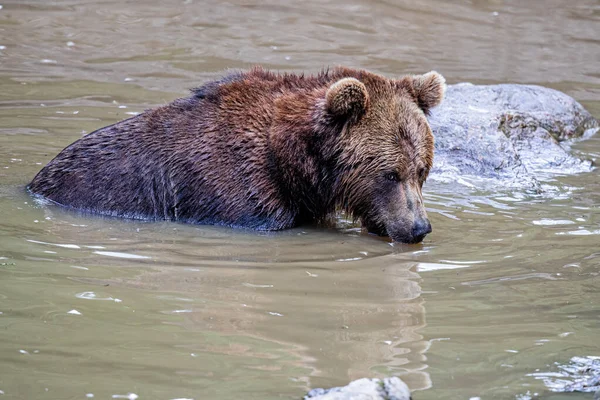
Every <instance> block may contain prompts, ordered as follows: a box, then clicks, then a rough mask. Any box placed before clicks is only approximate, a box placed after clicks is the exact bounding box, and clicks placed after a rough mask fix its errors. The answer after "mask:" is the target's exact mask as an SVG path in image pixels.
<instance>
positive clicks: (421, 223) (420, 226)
mask: <svg viewBox="0 0 600 400" xmlns="http://www.w3.org/2000/svg"><path fill="white" fill-rule="evenodd" d="M431 231H432V229H431V223H430V222H429V220H428V219H427V218H425V219H419V220H417V221H415V223H414V225H413V228H412V234H413V238H414V240H415V243H419V242H420V241H422V240H423V238H425V236H426V235H427V234H428V233H431Z"/></svg>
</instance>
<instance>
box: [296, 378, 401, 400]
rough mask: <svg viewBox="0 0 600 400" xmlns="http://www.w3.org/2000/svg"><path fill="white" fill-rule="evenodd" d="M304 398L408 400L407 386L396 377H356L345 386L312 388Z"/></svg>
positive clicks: (308, 399)
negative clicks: (356, 378)
mask: <svg viewBox="0 0 600 400" xmlns="http://www.w3.org/2000/svg"><path fill="white" fill-rule="evenodd" d="M304 399H305V400H410V391H409V389H408V386H406V384H405V383H404V382H403V381H402V380H401V379H400V378H397V377H391V378H385V379H377V378H375V379H368V378H363V379H358V380H356V381H352V382H350V383H349V384H348V385H346V386H342V387H335V388H332V389H313V390H311V391H310V392H308V394H307V395H306V396H305V397H304Z"/></svg>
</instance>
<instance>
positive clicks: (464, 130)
mask: <svg viewBox="0 0 600 400" xmlns="http://www.w3.org/2000/svg"><path fill="white" fill-rule="evenodd" d="M429 122H430V125H431V129H432V130H433V133H434V135H435V140H436V143H435V160H434V169H433V171H432V175H431V176H432V178H434V179H437V180H441V181H446V182H459V183H464V184H466V185H467V186H471V185H472V186H474V187H480V186H485V184H486V182H489V183H492V184H498V181H501V183H502V184H503V186H505V187H522V188H527V187H529V188H532V189H536V188H537V187H538V186H539V182H540V181H543V180H545V179H547V178H549V177H551V176H552V175H553V174H574V173H580V172H587V171H590V170H591V169H592V168H593V166H592V162H591V161H589V160H580V159H579V158H577V157H575V156H573V155H572V154H570V152H569V144H570V142H572V139H578V138H586V137H589V136H591V135H593V134H594V133H595V132H596V131H597V130H598V126H599V125H598V121H596V120H595V119H594V118H593V117H592V116H591V115H590V113H589V112H587V111H586V110H585V109H584V108H583V106H581V104H579V103H577V102H576V101H575V100H574V99H572V98H571V97H569V96H567V95H566V94H564V93H561V92H558V91H556V90H553V89H548V88H544V87H540V86H530V85H515V84H504V85H489V86H483V85H472V84H470V83H461V84H457V85H450V86H448V90H447V92H446V98H445V99H444V101H443V102H442V104H441V105H440V106H438V107H437V108H435V109H433V110H432V115H431V117H430V118H429Z"/></svg>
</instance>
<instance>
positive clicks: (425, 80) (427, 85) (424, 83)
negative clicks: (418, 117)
mask: <svg viewBox="0 0 600 400" xmlns="http://www.w3.org/2000/svg"><path fill="white" fill-rule="evenodd" d="M409 82H410V83H412V85H410V86H412V90H410V92H412V94H413V96H414V97H415V101H416V102H417V104H418V105H419V107H420V108H421V109H422V110H423V111H424V112H425V114H429V110H430V109H432V108H433V107H435V106H437V105H438V104H440V103H441V102H442V100H443V99H444V94H445V93H446V79H444V77H443V76H442V75H440V74H438V73H437V72H435V71H431V72H428V73H426V74H424V75H414V76H411V77H409Z"/></svg>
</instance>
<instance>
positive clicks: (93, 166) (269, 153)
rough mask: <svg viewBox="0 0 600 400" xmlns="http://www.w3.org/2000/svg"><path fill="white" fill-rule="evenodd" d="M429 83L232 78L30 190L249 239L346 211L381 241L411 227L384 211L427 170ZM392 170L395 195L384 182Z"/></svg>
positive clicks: (258, 73)
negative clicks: (397, 228) (392, 229)
mask: <svg viewBox="0 0 600 400" xmlns="http://www.w3.org/2000/svg"><path fill="white" fill-rule="evenodd" d="M431 74H433V75H430V74H426V75H422V76H407V77H404V78H401V79H399V80H392V79H388V78H385V77H382V76H379V75H376V74H372V73H369V72H366V71H363V70H355V69H349V68H336V69H333V70H331V71H327V72H323V73H320V74H318V75H315V76H304V75H294V74H285V75H280V74H275V73H272V72H269V71H265V70H263V69H261V68H255V69H252V70H250V71H248V72H243V73H234V74H231V75H229V76H227V77H225V78H223V79H221V80H219V81H215V82H210V83H207V84H205V85H203V86H202V87H200V88H198V89H195V90H194V91H193V94H192V96H190V97H188V98H183V99H178V100H175V101H174V102H172V103H170V104H168V105H165V106H162V107H159V108H156V109H154V110H150V111H146V112H144V113H142V114H140V115H138V116H136V117H133V118H130V119H127V120H124V121H121V122H118V123H116V124H114V125H111V126H107V127H104V128H101V129H99V130H97V131H95V132H92V133H90V134H88V135H87V136H85V137H83V138H81V139H79V140H78V141H76V142H74V143H73V144H71V145H70V146H68V147H67V148H65V149H64V150H63V151H62V152H61V153H60V154H59V155H58V156H57V157H56V158H54V159H53V160H52V161H51V162H50V163H49V164H48V165H47V166H46V167H44V168H43V169H42V170H41V171H40V172H39V173H38V175H37V176H36V177H35V179H34V180H33V181H32V182H31V184H30V185H29V189H30V191H31V192H32V193H34V194H38V195H41V196H44V197H46V198H48V199H50V200H52V201H54V202H56V203H58V204H61V205H63V206H67V207H71V208H75V209H79V210H83V211H89V212H94V213H100V214H104V215H111V216H118V217H126V218H141V219H154V220H174V221H175V220H176V221H183V222H190V223H199V224H220V225H228V226H236V227H249V228H253V229H259V230H279V229H285V228H290V227H293V226H297V225H299V224H302V223H304V222H308V221H319V220H323V219H324V218H326V217H327V216H328V215H330V214H331V213H332V212H334V211H335V210H336V209H337V208H343V209H346V210H347V211H348V212H349V213H351V214H352V215H354V216H355V217H356V218H357V219H360V220H362V221H363V223H365V225H367V226H368V227H369V228H370V229H371V230H373V231H376V232H377V233H380V234H385V233H386V229H388V228H387V227H388V226H392V225H394V223H396V222H394V221H392V222H390V221H391V219H394V218H396V219H397V221H400V222H398V224H400V225H401V224H410V223H412V222H411V221H412V220H414V218H415V217H414V216H413V217H410V215H405V216H401V218H398V216H397V215H396V214H397V213H398V212H399V213H402V212H403V211H402V210H400V209H402V208H403V207H400V208H398V210H400V211H398V210H396V211H394V210H395V208H394V207H393V202H394V201H396V200H394V199H397V200H398V201H402V202H405V203H407V204H408V203H410V202H409V201H408V200H407V199H406V198H405V197H406V193H408V192H407V191H408V190H409V189H410V190H414V189H415V188H417V187H418V188H417V189H418V190H417V191H418V194H419V196H417V197H420V187H421V185H422V183H423V181H424V179H425V178H426V175H427V173H428V171H429V169H430V168H431V165H432V162H433V136H432V135H431V131H430V130H429V126H428V124H427V121H426V119H425V114H426V113H427V112H428V110H429V108H431V107H432V106H435V105H436V104H438V103H439V102H440V101H441V97H442V96H443V90H444V82H443V78H441V76H439V75H438V74H435V73H431ZM330 89H331V90H330ZM388 171H397V173H398V174H399V176H400V177H401V178H402V179H403V180H402V184H400V183H398V185H396V186H394V187H393V188H391V187H390V186H389V185H388V186H386V185H387V183H385V182H384V183H383V184H382V183H381V182H383V181H382V176H384V174H386V173H387V172H388ZM418 174H421V176H418V177H417V175H418ZM415 177H417V178H415ZM391 192H393V193H394V194H395V197H394V199H391V200H390V199H389V196H390V193H391ZM403 196H404V197H403ZM412 197H415V196H412V195H411V198H412ZM412 201H421V200H419V199H418V198H412ZM380 203H385V205H382V204H380ZM390 204H391V205H390ZM404 208H406V209H407V210H408V209H409V208H410V207H408V208H407V207H404ZM413 208H414V207H413ZM407 212H408V211H404V213H405V214H407ZM411 212H412V211H411ZM388 233H389V232H388ZM390 234H391V233H390ZM392 237H393V238H395V239H398V240H403V239H402V235H393V234H392Z"/></svg>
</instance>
